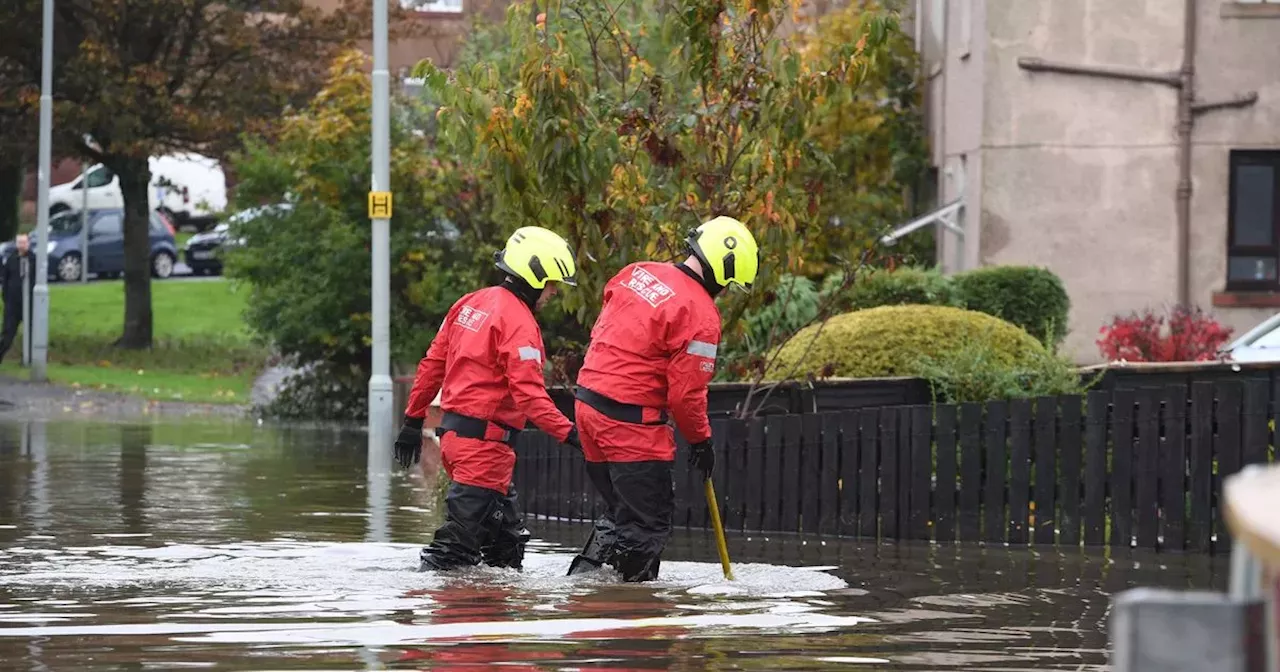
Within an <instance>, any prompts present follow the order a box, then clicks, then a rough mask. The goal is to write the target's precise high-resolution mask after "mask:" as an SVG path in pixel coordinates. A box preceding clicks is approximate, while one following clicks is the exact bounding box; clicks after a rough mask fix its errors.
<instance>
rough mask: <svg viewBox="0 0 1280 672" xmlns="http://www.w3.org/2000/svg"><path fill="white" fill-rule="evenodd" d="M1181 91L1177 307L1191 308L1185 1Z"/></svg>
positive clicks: (1191, 79) (1190, 13)
mask: <svg viewBox="0 0 1280 672" xmlns="http://www.w3.org/2000/svg"><path fill="white" fill-rule="evenodd" d="M1183 11H1184V12H1185V14H1186V16H1185V18H1184V20H1183V22H1182V24H1183V33H1182V71H1181V72H1180V73H1179V75H1180V77H1179V80H1180V81H1179V89H1180V90H1179V91H1178V195H1177V203H1178V236H1177V240H1178V305H1181V306H1190V305H1191V130H1192V128H1193V127H1194V125H1195V119H1194V117H1193V116H1192V115H1193V111H1192V107H1193V106H1194V105H1195V102H1196V23H1197V21H1196V0H1186V3H1185V5H1184V7H1183Z"/></svg>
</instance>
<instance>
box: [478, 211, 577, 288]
mask: <svg viewBox="0 0 1280 672" xmlns="http://www.w3.org/2000/svg"><path fill="white" fill-rule="evenodd" d="M495 257H496V259H497V266H498V268H500V269H502V270H503V271H504V272H506V273H508V274H510V275H512V276H515V277H517V278H520V279H521V280H524V281H525V282H527V283H529V286H530V287H532V288H534V289H542V288H543V287H546V286H547V283H548V282H551V281H555V282H563V283H564V284H566V285H569V286H570V287H576V286H577V284H578V283H577V276H578V264H577V262H575V261H574V258H573V250H572V249H570V248H569V243H567V242H565V240H564V238H561V237H560V236H558V235H556V234H555V233H554V232H552V231H549V230H547V229H544V228H542V227H541V226H525V227H521V228H519V229H516V232H515V233H513V234H511V237H510V238H508V239H507V246H506V247H505V248H503V249H502V250H501V251H499V252H498V253H497V254H496V255H495Z"/></svg>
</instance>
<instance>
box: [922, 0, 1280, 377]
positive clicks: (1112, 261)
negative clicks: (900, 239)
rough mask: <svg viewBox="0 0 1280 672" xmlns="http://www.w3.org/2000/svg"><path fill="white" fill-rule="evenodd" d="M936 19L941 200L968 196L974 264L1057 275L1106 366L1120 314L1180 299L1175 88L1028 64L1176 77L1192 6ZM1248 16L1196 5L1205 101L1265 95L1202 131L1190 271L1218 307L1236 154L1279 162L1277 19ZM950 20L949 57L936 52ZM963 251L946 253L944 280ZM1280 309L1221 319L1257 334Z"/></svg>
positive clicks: (1223, 314) (933, 120)
mask: <svg viewBox="0 0 1280 672" xmlns="http://www.w3.org/2000/svg"><path fill="white" fill-rule="evenodd" d="M938 4H943V3H935V1H934V0H921V3H920V8H921V12H922V13H923V14H924V19H925V21H926V22H927V23H926V25H925V26H924V27H923V29H922V30H921V35H922V37H923V38H924V39H922V43H921V48H922V53H923V54H924V55H925V58H926V62H927V64H928V65H927V66H926V67H929V68H930V69H929V70H928V72H929V73H930V74H931V75H932V77H931V79H930V80H929V87H928V90H927V96H928V98H929V100H928V103H929V112H930V113H929V119H928V123H929V128H930V137H931V139H932V141H933V143H934V163H935V165H936V166H937V167H938V168H939V192H940V194H941V197H940V200H942V201H944V202H945V201H948V200H951V199H952V198H954V197H955V196H956V195H957V194H958V193H959V191H958V190H959V189H960V188H961V186H965V187H966V206H967V213H966V215H967V216H966V228H967V229H968V235H967V240H966V243H967V244H966V248H967V249H966V266H968V267H973V266H976V265H988V264H1034V265H1042V266H1047V267H1049V268H1051V269H1052V270H1054V271H1055V272H1056V273H1058V274H1059V275H1060V276H1061V277H1062V278H1063V281H1064V282H1065V283H1066V285H1067V290H1068V292H1070V294H1071V300H1072V304H1073V309H1072V316H1071V334H1070V335H1069V336H1068V340H1067V344H1066V347H1067V351H1068V353H1069V354H1071V355H1073V356H1074V357H1075V358H1076V359H1078V360H1079V361H1081V362H1094V361H1097V360H1098V359H1099V357H1098V353H1097V348H1096V345H1095V343H1094V341H1095V340H1096V338H1097V332H1098V329H1099V328H1100V327H1101V326H1102V324H1104V323H1105V322H1106V321H1107V320H1109V319H1110V317H1111V316H1113V315H1115V314H1117V313H1126V312H1129V311H1132V310H1137V309H1141V308H1144V307H1156V308H1159V307H1164V306H1168V305H1171V304H1172V303H1173V302H1175V301H1176V300H1177V296H1176V291H1177V275H1176V274H1177V256H1176V255H1177V249H1176V212H1175V207H1176V200H1175V199H1176V189H1177V178H1178V162H1177V137H1176V124H1177V95H1178V94H1177V90H1176V89H1174V88H1172V87H1168V86H1164V85H1160V84H1145V83H1135V82H1126V81H1117V80H1108V79H1101V78H1095V77H1084V76H1075V75H1064V74H1057V73H1032V72H1029V71H1025V70H1022V69H1021V68H1019V67H1018V65H1017V59H1018V58H1019V57H1024V56H1035V57H1040V58H1043V59H1046V60H1052V61H1060V62H1066V63H1073V64H1082V65H1109V66H1120V67H1128V68H1137V69H1143V70H1152V71H1176V70H1178V68H1179V67H1180V65H1181V61H1182V48H1183V6H1182V3H1181V2H1174V1H1171V0H1123V1H1119V2H1117V1H1116V0H1073V1H1072V2H1062V1H1060V0H948V1H947V2H946V3H945V6H946V7H947V10H946V12H945V14H943V15H942V16H939V15H937V13H936V9H935V8H936V6H937V5H938ZM1241 7H1242V5H1240V4H1237V3H1233V2H1228V1H1226V0H1200V5H1199V8H1198V9H1199V11H1198V20H1199V29H1198V37H1199V49H1198V54H1197V59H1196V70H1197V77H1198V78H1199V81H1198V91H1197V93H1198V98H1199V99H1202V100H1219V99H1223V98H1228V97H1231V96H1234V95H1236V94H1239V93H1243V92H1245V91H1248V90H1256V91H1258V93H1259V96H1260V100H1259V103H1258V104H1257V105H1256V106H1255V107H1253V108H1250V109H1246V110H1222V111H1215V112H1211V113H1209V114H1206V115H1203V116H1200V117H1199V118H1198V120H1197V124H1196V129H1195V132H1194V155H1193V162H1194V163H1193V181H1194V190H1195V191H1194V195H1193V200H1192V222H1191V229H1192V234H1191V241H1190V242H1191V249H1192V253H1191V268H1190V272H1191V291H1192V300H1193V302H1195V303H1196V304H1198V305H1200V306H1201V307H1203V308H1206V309H1210V308H1212V307H1213V302H1214V294H1215V293H1217V292H1220V291H1221V290H1222V289H1223V286H1224V284H1225V278H1226V238H1227V200H1228V193H1227V190H1228V160H1227V157H1228V153H1229V151H1230V150H1231V149H1232V148H1253V149H1257V148H1280V106H1278V105H1277V104H1276V101H1278V100H1280V78H1277V77H1276V76H1275V75H1274V68H1275V65H1276V64H1277V63H1280V4H1274V5H1273V6H1271V7H1262V6H1260V5H1251V6H1249V7H1245V8H1244V10H1243V11H1244V12H1246V13H1248V14H1250V15H1252V17H1251V18H1246V17H1241V16H1239V15H1240V14H1241V13H1242V10H1241ZM931 10H932V11H931ZM966 11H968V12H971V15H970V16H969V19H968V20H969V26H970V30H971V32H970V34H969V42H968V49H967V54H965V51H966V50H965V49H964V48H963V47H962V46H961V45H962V44H963V42H964V34H965V32H966V31H965V25H964V22H965V12H966ZM939 20H940V21H942V22H943V23H944V25H945V26H946V33H945V34H946V44H945V45H938V44H935V43H934V41H931V40H930V39H929V36H930V35H931V34H932V31H931V26H930V25H929V23H931V22H934V21H939ZM935 41H936V40H935ZM943 51H945V52H946V55H945V58H944V57H943V56H942V55H941V53H942V52H943ZM939 66H941V68H940V67H939ZM960 166H963V168H964V170H963V171H960V170H959V168H960ZM961 173H963V177H962V178H961V177H960V175H961ZM961 181H963V182H965V183H967V185H962V184H961V183H960V182H961ZM952 254H953V252H952V251H951V250H949V249H947V245H946V243H941V244H940V245H939V259H940V260H941V261H942V262H943V266H944V268H950V267H951V266H952V264H951V259H952V256H951V255H952ZM1277 309H1280V306H1278V307H1277V308H1234V307H1217V308H1213V312H1214V313H1215V314H1216V316H1217V317H1218V318H1219V319H1221V320H1223V321H1224V322H1226V323H1228V324H1230V325H1232V326H1234V327H1236V328H1237V330H1240V331H1243V330H1246V329H1248V328H1250V327H1252V326H1253V325H1254V324H1256V323H1257V322H1259V321H1260V320H1262V319H1263V318H1265V317H1266V316H1268V315H1270V314H1271V313H1273V312H1275V310H1277Z"/></svg>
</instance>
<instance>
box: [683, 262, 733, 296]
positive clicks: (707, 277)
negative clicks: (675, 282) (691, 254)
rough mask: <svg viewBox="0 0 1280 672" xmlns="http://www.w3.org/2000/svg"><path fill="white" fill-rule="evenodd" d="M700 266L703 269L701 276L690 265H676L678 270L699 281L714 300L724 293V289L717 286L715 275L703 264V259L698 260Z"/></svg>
mask: <svg viewBox="0 0 1280 672" xmlns="http://www.w3.org/2000/svg"><path fill="white" fill-rule="evenodd" d="M698 265H699V266H701V267H702V273H701V274H699V273H698V272H697V271H695V270H693V269H692V268H690V267H689V265H688V264H686V263H684V262H683V261H682V262H680V263H678V264H676V268H678V269H680V270H681V271H683V272H684V274H685V275H687V276H689V277H691V278H693V279H694V280H697V281H698V284H700V285H702V288H703V289H705V290H707V293H708V294H710V295H711V298H713V299H714V298H716V297H717V296H720V293H721V292H723V291H724V287H723V286H722V285H719V284H716V276H715V274H714V273H712V272H711V270H710V269H708V268H707V265H706V264H704V263H702V260H701V259H698Z"/></svg>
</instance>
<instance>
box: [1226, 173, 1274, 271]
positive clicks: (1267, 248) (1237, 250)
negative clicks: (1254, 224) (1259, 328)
mask: <svg viewBox="0 0 1280 672" xmlns="http://www.w3.org/2000/svg"><path fill="white" fill-rule="evenodd" d="M1228 162H1229V167H1228V178H1227V267H1226V273H1225V275H1226V288H1227V289H1228V290H1230V291H1255V292H1256V291H1269V292H1278V291H1280V149H1233V150H1231V152H1230V155H1229V158H1228ZM1242 166H1268V167H1270V168H1271V173H1272V185H1271V244H1270V245H1236V244H1235V239H1236V186H1237V177H1238V174H1239V169H1240V168H1241V167H1242ZM1237 257H1270V258H1271V259H1273V260H1275V263H1276V278H1275V279H1273V280H1241V279H1233V278H1232V277H1231V260H1232V259H1235V258H1237Z"/></svg>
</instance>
